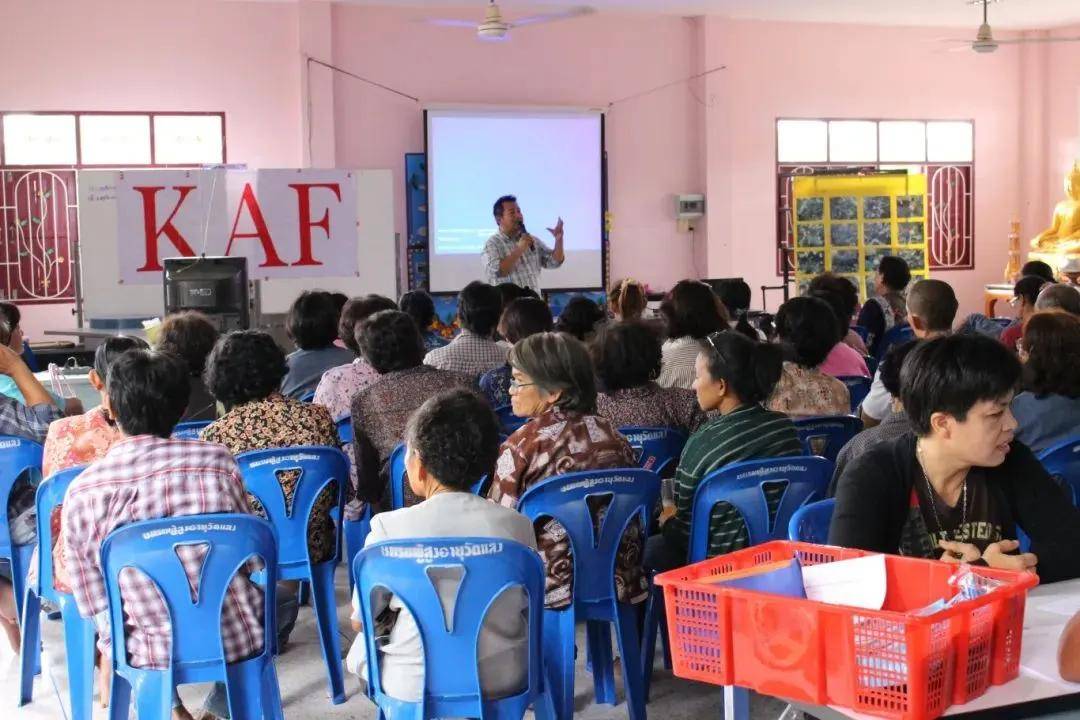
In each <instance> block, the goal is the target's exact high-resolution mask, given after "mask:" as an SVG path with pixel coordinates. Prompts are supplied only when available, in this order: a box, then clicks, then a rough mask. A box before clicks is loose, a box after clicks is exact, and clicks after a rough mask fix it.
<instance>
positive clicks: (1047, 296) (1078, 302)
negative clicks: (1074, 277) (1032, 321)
mask: <svg viewBox="0 0 1080 720" xmlns="http://www.w3.org/2000/svg"><path fill="white" fill-rule="evenodd" d="M1035 309H1036V310H1064V311H1065V312H1067V313H1070V314H1072V315H1080V292H1077V291H1076V288H1074V287H1073V286H1072V285H1065V284H1064V283H1057V284H1053V285H1050V284H1047V285H1045V286H1044V287H1043V289H1042V291H1040V292H1039V297H1038V299H1037V300H1036V301H1035Z"/></svg>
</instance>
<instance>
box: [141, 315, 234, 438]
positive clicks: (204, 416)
mask: <svg viewBox="0 0 1080 720" xmlns="http://www.w3.org/2000/svg"><path fill="white" fill-rule="evenodd" d="M218 334H219V333H218V329H217V327H216V326H215V325H214V323H212V322H210V318H208V317H207V316H206V315H204V314H202V313H201V312H195V311H190V310H189V311H185V312H178V313H173V314H172V315H168V316H166V318H165V320H164V321H163V322H162V323H161V327H160V328H159V330H158V336H157V342H156V344H155V347H154V349H155V350H159V351H161V352H167V353H172V354H173V355H176V356H177V357H179V358H180V359H182V360H183V361H184V362H185V363H186V364H187V368H188V374H189V375H190V378H189V381H190V383H191V393H190V395H188V404H187V409H185V410H184V416H183V417H182V418H180V422H184V421H186V420H213V419H214V418H216V417H217V403H215V402H214V398H213V396H212V395H211V394H210V391H209V390H207V389H206V384H205V383H204V382H203V379H202V376H203V370H205V369H206V357H207V355H209V354H210V351H211V350H213V349H214V343H216V342H217V340H218Z"/></svg>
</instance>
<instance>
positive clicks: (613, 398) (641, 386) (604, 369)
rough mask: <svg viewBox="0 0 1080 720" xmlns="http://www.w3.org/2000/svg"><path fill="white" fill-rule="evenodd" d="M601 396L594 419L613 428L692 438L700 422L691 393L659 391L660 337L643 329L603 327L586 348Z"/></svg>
mask: <svg viewBox="0 0 1080 720" xmlns="http://www.w3.org/2000/svg"><path fill="white" fill-rule="evenodd" d="M589 353H590V354H591V355H592V361H593V368H594V369H595V371H596V379H597V380H599V381H600V390H601V392H600V393H599V394H598V395H597V396H596V414H597V415H599V416H600V417H605V418H607V419H608V420H610V421H611V423H612V424H613V425H615V427H619V428H623V427H627V426H631V425H638V426H645V427H668V428H673V429H675V430H681V431H682V432H684V433H687V434H689V433H692V432H694V431H695V430H697V429H698V428H699V427H700V426H701V424H702V423H703V422H705V413H703V412H702V411H701V408H700V407H699V406H698V403H697V398H696V397H694V391H693V390H687V389H686V388H675V387H669V388H665V387H660V386H659V385H657V384H656V378H657V377H658V376H659V375H660V338H659V337H658V336H657V334H656V333H655V332H653V330H651V329H650V328H649V327H648V326H647V325H645V324H644V323H642V322H640V321H638V322H616V323H611V324H609V325H606V326H604V327H603V328H601V329H600V332H599V333H597V335H596V337H595V338H593V341H592V343H590V345H589Z"/></svg>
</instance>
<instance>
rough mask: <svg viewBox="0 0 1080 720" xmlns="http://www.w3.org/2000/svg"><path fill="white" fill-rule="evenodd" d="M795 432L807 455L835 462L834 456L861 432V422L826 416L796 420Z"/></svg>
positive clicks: (854, 419)
mask: <svg viewBox="0 0 1080 720" xmlns="http://www.w3.org/2000/svg"><path fill="white" fill-rule="evenodd" d="M792 422H794V423H795V432H797V433H798V435H799V442H801V443H802V446H803V450H804V451H805V452H806V454H807V455H820V456H821V457H823V458H828V459H829V460H831V461H832V462H836V456H837V455H839V454H840V449H841V448H843V447H844V445H846V444H847V442H848V440H850V439H851V438H853V437H855V436H856V435H858V434H859V432H860V431H862V427H863V425H862V420H860V419H859V418H857V417H853V416H851V415H826V416H822V417H809V418H797V419H794V420H793V421H792Z"/></svg>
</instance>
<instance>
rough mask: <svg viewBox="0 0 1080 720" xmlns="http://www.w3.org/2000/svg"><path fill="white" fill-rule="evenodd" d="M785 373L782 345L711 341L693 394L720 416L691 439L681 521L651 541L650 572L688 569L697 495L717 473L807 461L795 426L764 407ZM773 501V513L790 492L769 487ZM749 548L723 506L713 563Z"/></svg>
mask: <svg viewBox="0 0 1080 720" xmlns="http://www.w3.org/2000/svg"><path fill="white" fill-rule="evenodd" d="M780 368H781V351H780V348H778V347H777V346H775V345H769V344H765V343H758V342H755V341H753V340H751V339H749V338H748V337H746V336H745V335H742V334H739V333H733V332H718V333H713V334H712V335H710V336H708V337H707V338H706V349H704V350H702V351H701V353H699V354H698V356H697V359H696V362H695V373H696V377H695V380H694V384H693V388H694V391H695V392H696V393H697V399H698V404H699V405H700V406H701V409H702V410H704V411H705V412H709V411H710V410H715V411H717V412H718V413H719V416H718V417H715V418H713V419H712V420H710V421H708V422H707V423H705V424H704V425H702V426H701V429H700V430H698V431H697V432H695V433H694V434H693V435H691V436H690V439H689V440H688V441H687V443H686V447H685V448H684V449H683V453H682V457H681V458H680V460H679V468H678V470H677V471H676V472H675V514H674V515H673V516H672V517H670V518H669V519H668V520H667V521H666V522H664V524H663V527H662V532H661V534H660V535H657V536H654V537H651V538H649V541H648V543H647V545H646V548H645V566H646V567H647V568H650V569H652V570H657V571H662V570H669V569H671V568H675V567H680V566H682V565H685V564H686V559H687V558H686V552H687V548H688V547H689V539H690V513H691V510H692V509H693V504H694V492H695V491H696V490H697V487H698V485H700V484H701V481H702V480H704V479H705V477H706V476H708V475H709V473H711V472H713V471H714V470H717V469H719V468H722V467H724V466H725V465H729V464H731V463H734V462H740V461H743V460H763V459H765V458H773V457H784V456H789V455H801V454H802V446H801V445H800V444H799V438H798V436H797V435H796V434H795V426H794V424H792V422H791V420H790V419H789V418H788V417H787V416H786V415H783V414H781V413H778V412H773V411H771V410H766V409H765V408H764V407H762V403H763V402H764V401H765V399H766V398H768V397H769V395H770V394H772V391H773V388H774V387H775V386H776V382H777V381H778V380H779V379H780ZM765 494H766V499H767V501H768V505H769V512H770V514H772V513H773V512H775V510H776V505H777V504H778V503H779V501H780V498H781V497H782V496H783V488H782V487H779V488H774V489H770V488H768V487H766V490H765ZM748 544H749V539H748V537H747V532H746V525H745V524H744V523H743V521H742V518H741V517H740V516H739V514H738V512H737V511H736V510H735V509H734V508H733V507H732V506H731V505H728V504H727V503H719V504H717V505H716V507H714V508H713V511H712V516H711V518H710V521H709V552H708V555H709V557H712V556H714V555H720V554H723V553H727V552H731V551H732V550H739V549H741V548H744V547H746V546H747V545H748Z"/></svg>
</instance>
